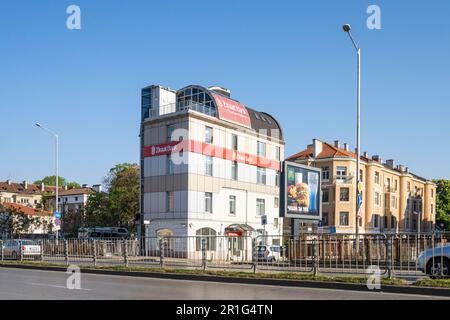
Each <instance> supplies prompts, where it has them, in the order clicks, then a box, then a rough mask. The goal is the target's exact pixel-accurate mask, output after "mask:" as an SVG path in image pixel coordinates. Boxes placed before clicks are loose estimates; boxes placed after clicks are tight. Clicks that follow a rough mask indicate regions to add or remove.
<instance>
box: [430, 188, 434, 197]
mask: <svg viewBox="0 0 450 320" xmlns="http://www.w3.org/2000/svg"><path fill="white" fill-rule="evenodd" d="M431 197H432V198H434V190H433V189H431Z"/></svg>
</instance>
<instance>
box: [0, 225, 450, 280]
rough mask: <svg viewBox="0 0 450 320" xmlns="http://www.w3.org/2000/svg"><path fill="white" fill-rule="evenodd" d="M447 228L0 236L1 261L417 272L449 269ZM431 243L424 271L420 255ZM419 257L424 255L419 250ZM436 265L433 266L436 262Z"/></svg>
mask: <svg viewBox="0 0 450 320" xmlns="http://www.w3.org/2000/svg"><path fill="white" fill-rule="evenodd" d="M449 240H450V233H422V234H420V235H419V234H407V233H405V234H361V235H358V236H357V235H355V234H314V233H305V234H302V235H300V236H295V237H294V236H280V235H267V236H258V237H254V238H252V237H249V236H248V237H245V236H241V237H228V236H192V237H173V236H170V237H145V238H141V239H117V238H113V239H86V240H84V239H67V240H61V239H60V240H21V239H9V240H3V241H2V240H0V244H1V251H0V253H1V260H2V261H3V260H8V259H14V260H30V259H34V260H40V261H45V262H55V263H65V264H67V265H68V264H73V263H79V264H86V265H89V264H91V265H126V266H142V267H155V268H163V267H168V268H170V267H172V268H175V267H179V268H193V269H200V268H201V269H206V268H211V269H239V270H242V271H253V272H256V271H268V272H279V271H284V272H307V273H314V274H319V273H322V274H348V275H352V274H364V273H366V271H367V268H368V267H369V266H376V267H378V268H379V269H380V270H381V273H382V274H384V275H387V276H390V277H391V276H420V275H424V271H427V270H428V271H429V272H432V271H433V270H434V269H436V268H437V267H436V266H438V267H439V268H440V269H439V273H440V275H444V276H445V275H447V276H448V274H449V273H448V272H449V270H448V269H449V266H450V262H449V259H448V250H447V251H446V252H447V255H446V254H445V252H444V251H445V250H446V249H445V248H447V247H448V246H449V245H450V244H449ZM425 250H428V251H427V252H428V256H426V257H425V259H427V261H425V262H424V263H423V265H424V266H425V267H424V268H423V269H424V270H421V268H420V266H418V264H417V259H418V257H419V256H420V255H421V253H422V252H424V251H425ZM422 258H423V255H422ZM436 270H437V269H436Z"/></svg>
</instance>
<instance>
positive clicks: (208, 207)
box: [205, 192, 212, 213]
mask: <svg viewBox="0 0 450 320" xmlns="http://www.w3.org/2000/svg"><path fill="white" fill-rule="evenodd" d="M205 212H207V213H212V193H211V192H205Z"/></svg>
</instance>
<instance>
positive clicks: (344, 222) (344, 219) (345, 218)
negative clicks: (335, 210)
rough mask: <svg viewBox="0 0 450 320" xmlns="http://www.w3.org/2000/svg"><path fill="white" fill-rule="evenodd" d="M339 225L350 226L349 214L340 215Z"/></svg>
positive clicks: (342, 213) (341, 213)
mask: <svg viewBox="0 0 450 320" xmlns="http://www.w3.org/2000/svg"><path fill="white" fill-rule="evenodd" d="M339 225H341V226H348V212H340V213H339Z"/></svg>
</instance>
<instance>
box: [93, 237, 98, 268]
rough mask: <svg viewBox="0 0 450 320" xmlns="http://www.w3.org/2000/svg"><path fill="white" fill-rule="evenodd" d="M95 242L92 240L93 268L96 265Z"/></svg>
mask: <svg viewBox="0 0 450 320" xmlns="http://www.w3.org/2000/svg"><path fill="white" fill-rule="evenodd" d="M95 242H96V240H92V260H93V261H94V266H96V265H97V245H96V243H95Z"/></svg>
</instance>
